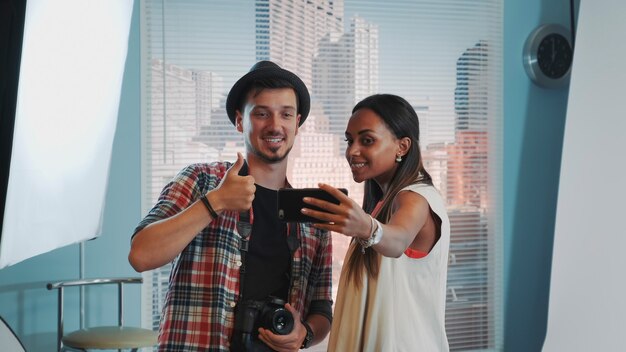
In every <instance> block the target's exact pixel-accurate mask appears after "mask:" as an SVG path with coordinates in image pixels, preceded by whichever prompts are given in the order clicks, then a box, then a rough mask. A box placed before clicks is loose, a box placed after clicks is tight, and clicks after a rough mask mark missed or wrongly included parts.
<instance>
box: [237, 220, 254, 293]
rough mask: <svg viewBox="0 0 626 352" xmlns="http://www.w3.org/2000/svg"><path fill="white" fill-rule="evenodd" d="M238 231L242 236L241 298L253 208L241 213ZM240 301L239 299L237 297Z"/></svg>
mask: <svg viewBox="0 0 626 352" xmlns="http://www.w3.org/2000/svg"><path fill="white" fill-rule="evenodd" d="M237 232H239V235H240V236H241V241H240V242H239V252H240V254H241V268H240V269H239V298H241V297H243V288H244V285H243V284H244V281H243V280H244V278H245V276H246V275H245V274H246V254H247V253H248V247H249V245H250V234H251V233H252V208H251V209H249V210H248V211H242V212H240V213H239V219H238V220H237ZM237 301H239V299H237Z"/></svg>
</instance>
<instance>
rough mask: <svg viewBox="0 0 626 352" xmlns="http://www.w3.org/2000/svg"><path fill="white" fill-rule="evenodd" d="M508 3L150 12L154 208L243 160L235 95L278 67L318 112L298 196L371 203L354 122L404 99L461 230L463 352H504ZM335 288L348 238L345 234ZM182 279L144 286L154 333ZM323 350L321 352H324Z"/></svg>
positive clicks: (305, 146) (455, 324) (166, 8)
mask: <svg viewBox="0 0 626 352" xmlns="http://www.w3.org/2000/svg"><path fill="white" fill-rule="evenodd" d="M502 6H503V5H502V1H499V0H482V1H469V2H468V1H461V0H456V1H454V0H445V1H444V0H442V1H436V2H433V1H422V0H419V1H407V0H390V1H385V2H379V1H373V0H358V1H357V0H345V1H330V0H299V1H297V0H295V1H294V0H255V1H242V0H230V1H226V0H221V1H217V0H216V1H200V0H195V1H194V0H186V1H164V0H143V1H142V6H141V7H142V43H143V44H142V76H143V79H142V81H143V94H142V96H143V100H142V107H143V110H142V133H143V134H142V162H143V165H142V199H143V200H142V207H143V211H144V213H145V212H147V211H148V210H149V209H150V208H151V207H152V205H153V204H154V203H155V202H156V198H157V196H158V194H159V192H160V191H161V189H162V187H163V186H164V185H165V184H166V183H167V182H168V181H169V180H170V179H171V177H173V176H174V175H175V173H176V172H178V171H179V170H180V169H181V168H182V167H184V166H185V165H187V164H190V163H194V162H204V161H213V160H231V161H232V160H235V156H236V153H237V152H238V151H243V142H242V137H241V135H240V134H238V133H237V132H236V131H235V129H234V128H233V127H232V125H231V124H230V121H229V120H228V118H227V117H226V112H225V100H226V94H227V93H228V90H229V89H230V87H231V86H232V84H233V83H234V82H235V81H236V80H237V79H238V78H239V77H240V76H241V75H243V74H244V73H245V72H247V71H248V70H249V69H250V67H251V66H252V65H253V64H254V63H255V62H256V61H258V60H272V61H275V62H276V63H278V64H279V65H281V66H282V67H284V68H286V69H289V70H292V71H294V72H295V73H297V74H298V75H299V76H300V77H301V78H302V79H303V80H304V82H305V83H306V84H307V86H308V88H309V90H310V92H311V96H312V107H311V114H310V117H309V118H308V119H307V122H306V123H305V124H304V125H303V126H302V129H301V132H300V134H299V136H298V138H297V142H296V145H295V146H294V149H293V150H292V153H291V155H290V164H289V170H288V177H289V179H290V181H291V183H292V185H294V186H295V187H311V186H315V185H317V183H318V182H326V183H329V184H332V185H335V186H337V187H345V188H348V189H349V192H350V194H351V196H353V199H355V200H357V201H361V199H362V195H363V191H362V187H361V185H358V184H355V183H354V182H353V181H352V178H351V174H350V171H349V168H348V167H347V164H346V161H345V158H344V154H343V153H344V150H345V147H346V145H345V142H344V140H343V139H344V137H343V133H344V130H345V126H346V122H347V119H348V117H349V116H350V111H351V109H352V107H353V106H354V104H356V103H357V102H358V101H359V100H361V99H362V98H364V97H366V96H368V95H370V94H374V93H392V94H398V95H400V96H402V97H404V98H406V99H407V100H408V101H409V102H411V103H412V104H413V106H414V108H415V110H416V111H417V113H418V116H419V118H420V127H421V132H422V134H421V141H420V145H421V148H422V151H423V155H424V158H425V165H426V168H427V170H428V171H429V172H430V174H431V175H432V176H433V179H434V182H435V186H436V187H437V188H438V189H439V190H440V191H441V192H442V194H443V195H444V197H445V199H446V200H447V202H448V211H449V215H450V220H451V225H452V240H451V247H450V262H449V263H450V265H449V271H448V290H447V310H446V327H447V333H448V339H449V341H450V347H451V350H456V351H467V350H492V349H497V348H498V346H500V345H501V318H500V317H501V315H502V306H501V286H502V285H501V254H502V248H501V247H502V243H501V242H502V241H501V237H502V229H501V223H502V213H501V210H500V209H501V207H502V206H501V205H502V204H501V184H502V180H501V176H502V171H501V158H502V157H501V155H502V143H501V140H502V129H501V128H502V106H501V101H502V97H501V93H502V82H501V81H502V16H503V15H502ZM333 241H334V243H333V245H334V252H335V253H334V258H333V259H334V264H333V265H334V268H333V274H334V282H335V286H334V289H335V290H336V287H337V284H336V283H337V282H338V278H339V273H340V270H341V265H342V264H343V257H344V253H345V250H346V248H347V245H348V242H347V239H345V238H342V236H335V237H334V239H333ZM169 270H170V267H169V266H166V267H163V268H160V269H158V270H154V271H152V272H150V273H147V274H145V275H144V276H145V280H146V281H145V284H144V294H145V295H144V309H143V316H144V324H146V325H148V326H154V327H156V326H158V321H159V317H160V312H161V304H162V300H163V296H164V292H165V291H166V287H167V286H166V285H167V278H168V275H169ZM317 349H319V350H320V351H322V350H325V346H316V350H317Z"/></svg>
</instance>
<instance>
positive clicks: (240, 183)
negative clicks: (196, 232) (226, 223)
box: [207, 153, 256, 213]
mask: <svg viewBox="0 0 626 352" xmlns="http://www.w3.org/2000/svg"><path fill="white" fill-rule="evenodd" d="M243 163H244V159H243V156H242V155H241V153H237V161H235V163H234V164H233V166H231V167H230V169H228V171H226V174H225V175H224V178H223V179H222V181H221V182H220V184H219V185H218V186H217V187H216V188H215V189H214V190H212V191H211V192H209V193H207V198H208V199H209V202H210V203H211V205H212V206H213V208H214V209H215V211H216V212H218V213H219V212H221V211H223V210H232V211H243V210H248V209H250V208H251V207H252V200H253V199H254V192H255V190H256V186H255V185H254V177H252V176H249V175H248V176H239V170H241V167H242V166H243Z"/></svg>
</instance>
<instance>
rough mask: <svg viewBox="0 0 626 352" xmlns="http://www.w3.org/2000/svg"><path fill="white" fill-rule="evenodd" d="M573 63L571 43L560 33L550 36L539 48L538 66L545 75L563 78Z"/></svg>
mask: <svg viewBox="0 0 626 352" xmlns="http://www.w3.org/2000/svg"><path fill="white" fill-rule="evenodd" d="M571 63H572V48H571V47H570V45H569V41H568V40H567V39H566V38H565V37H563V36H562V35H560V34H558V33H552V34H548V35H547V36H545V38H543V40H541V42H540V43H539V46H538V47H537V64H538V65H539V69H540V70H541V72H543V74H544V75H546V76H548V77H550V78H554V79H557V78H561V77H563V75H565V74H566V73H567V71H568V70H569V68H570V65H571Z"/></svg>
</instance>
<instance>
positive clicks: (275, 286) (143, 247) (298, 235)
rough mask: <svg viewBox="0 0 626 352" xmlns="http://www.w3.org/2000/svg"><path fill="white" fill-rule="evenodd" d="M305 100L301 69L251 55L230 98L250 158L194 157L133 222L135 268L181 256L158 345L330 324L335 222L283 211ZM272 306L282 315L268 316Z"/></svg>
mask: <svg viewBox="0 0 626 352" xmlns="http://www.w3.org/2000/svg"><path fill="white" fill-rule="evenodd" d="M309 109H310V97H309V92H308V90H307V88H306V85H305V84H304V83H303V82H302V80H301V79H300V78H299V77H298V76H296V75H295V74H293V73H292V72H290V71H288V70H285V69H282V68H281V67H279V66H278V65H276V64H275V63H273V62H271V61H260V62H258V63H256V64H255V65H254V66H252V68H251V69H250V71H249V72H248V73H246V74H245V75H244V76H243V77H241V78H240V79H239V80H238V81H237V82H236V83H235V84H234V85H233V87H232V88H231V90H230V92H229V93H228V98H227V100H226V112H227V114H228V117H229V119H230V121H231V122H232V123H233V125H234V126H235V128H236V129H237V131H239V132H241V133H242V135H243V138H244V144H245V150H246V157H245V160H244V157H243V156H242V155H241V154H238V155H237V160H236V161H235V162H234V163H230V162H212V163H198V164H192V165H189V166H187V167H186V168H184V169H183V170H181V171H180V172H179V174H178V175H177V176H176V177H174V179H173V180H171V181H170V182H169V183H168V184H167V185H166V186H165V188H164V189H163V191H162V192H161V195H160V196H159V200H158V202H157V204H156V205H155V206H154V207H153V208H152V209H151V210H150V212H149V213H148V214H147V215H146V217H145V218H144V219H143V220H142V221H141V222H140V223H139V225H138V226H137V228H136V229H135V232H134V234H133V238H132V243H131V250H130V253H129V256H128V258H129V261H130V263H131V265H132V266H133V268H135V270H137V271H138V272H142V271H145V270H151V269H155V268H158V267H161V266H163V265H165V264H167V263H170V262H174V264H173V268H172V272H171V275H170V282H169V288H168V292H167V295H166V297H165V302H164V308H163V314H162V316H161V323H160V328H159V350H160V351H204V350H211V351H229V350H233V351H251V350H254V351H271V350H278V351H296V350H298V349H300V348H307V347H309V346H311V345H312V344H315V343H318V342H320V341H321V340H323V339H324V338H325V337H326V335H327V334H328V331H329V330H330V323H331V320H332V312H331V304H332V302H331V292H332V289H331V271H332V268H331V265H332V262H331V261H332V256H331V239H330V234H329V233H328V232H326V231H322V230H318V229H315V228H313V227H312V226H311V225H310V224H307V223H298V224H285V223H282V222H280V221H279V220H278V217H277V215H276V209H277V203H276V202H277V190H278V189H279V188H284V187H290V185H289V183H288V181H287V177H286V173H287V156H288V155H289V152H290V151H291V148H292V147H293V144H294V141H295V137H296V135H297V134H298V128H299V127H300V126H301V125H302V123H303V122H304V121H305V120H306V118H307V116H308V113H309ZM269 302H271V303H269ZM284 302H287V303H286V304H284V306H283V303H284ZM259 305H261V306H262V307H263V309H265V310H262V309H257V308H258V307H259ZM268 307H274V308H273V309H275V312H276V314H279V315H280V318H279V319H278V318H277V319H275V321H274V322H269V323H268V322H266V321H264V320H263V319H262V318H264V317H265V316H264V315H263V314H265V313H264V312H265V311H266V310H267V309H268ZM270 310H271V309H270ZM260 311H263V312H261V313H259V312H260ZM285 312H287V316H285ZM257 313H258V315H256V314H257ZM289 313H290V314H289ZM281 314H282V315H281ZM289 317H291V318H293V322H292V323H291V321H290V320H289V319H290V318H289ZM272 324H274V325H276V324H277V325H279V326H278V329H276V328H277V326H274V325H272ZM252 327H253V328H252ZM281 329H283V330H281Z"/></svg>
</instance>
